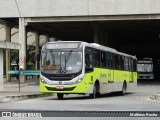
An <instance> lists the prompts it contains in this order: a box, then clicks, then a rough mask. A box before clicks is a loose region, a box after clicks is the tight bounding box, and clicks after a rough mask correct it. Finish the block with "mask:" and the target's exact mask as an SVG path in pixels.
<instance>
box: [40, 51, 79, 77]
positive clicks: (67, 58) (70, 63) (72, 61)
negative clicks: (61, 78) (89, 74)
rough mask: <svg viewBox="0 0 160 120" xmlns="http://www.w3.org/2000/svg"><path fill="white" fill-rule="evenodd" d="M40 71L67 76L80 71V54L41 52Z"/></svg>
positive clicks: (71, 52)
mask: <svg viewBox="0 0 160 120" xmlns="http://www.w3.org/2000/svg"><path fill="white" fill-rule="evenodd" d="M41 69H42V72H44V73H50V74H67V73H77V72H80V71H81V70H82V52H73V51H72V50H70V51H67V52H66V51H65V52H57V51H52V50H50V51H47V52H43V53H42V56H41Z"/></svg>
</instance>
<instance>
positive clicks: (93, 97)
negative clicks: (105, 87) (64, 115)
mask: <svg viewBox="0 0 160 120" xmlns="http://www.w3.org/2000/svg"><path fill="white" fill-rule="evenodd" d="M90 97H91V98H92V99H95V98H96V85H94V87H93V93H92V94H90Z"/></svg>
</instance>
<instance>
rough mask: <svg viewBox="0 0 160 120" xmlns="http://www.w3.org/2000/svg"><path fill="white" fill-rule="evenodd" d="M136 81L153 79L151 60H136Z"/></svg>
mask: <svg viewBox="0 0 160 120" xmlns="http://www.w3.org/2000/svg"><path fill="white" fill-rule="evenodd" d="M137 74H138V79H154V74H153V60H152V59H142V60H137Z"/></svg>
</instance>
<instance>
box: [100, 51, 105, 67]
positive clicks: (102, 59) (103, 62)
mask: <svg viewBox="0 0 160 120" xmlns="http://www.w3.org/2000/svg"><path fill="white" fill-rule="evenodd" d="M101 67H102V68H105V67H106V53H105V52H101Z"/></svg>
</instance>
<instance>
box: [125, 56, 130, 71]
mask: <svg viewBox="0 0 160 120" xmlns="http://www.w3.org/2000/svg"><path fill="white" fill-rule="evenodd" d="M124 70H126V71H128V70H129V63H128V58H127V57H125V58H124Z"/></svg>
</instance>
